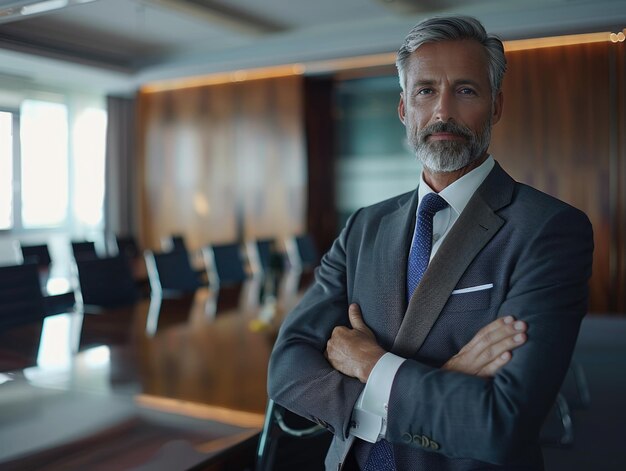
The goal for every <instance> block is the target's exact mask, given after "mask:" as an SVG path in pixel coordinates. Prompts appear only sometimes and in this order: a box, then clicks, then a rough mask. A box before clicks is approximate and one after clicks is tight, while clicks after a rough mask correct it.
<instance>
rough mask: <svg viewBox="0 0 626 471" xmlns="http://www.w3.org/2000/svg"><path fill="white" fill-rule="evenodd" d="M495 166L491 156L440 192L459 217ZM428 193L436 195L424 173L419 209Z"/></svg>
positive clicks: (418, 194)
mask: <svg viewBox="0 0 626 471" xmlns="http://www.w3.org/2000/svg"><path fill="white" fill-rule="evenodd" d="M494 165H495V161H494V160H493V157H492V156H491V155H489V156H488V157H487V158H486V159H485V161H484V162H483V163H482V164H480V165H479V166H478V167H476V168H475V169H474V170H472V171H471V172H469V173H466V174H465V175H463V176H462V177H461V178H459V179H458V180H456V181H455V182H453V183H451V184H450V185H448V186H447V187H445V188H444V189H443V190H441V191H440V192H439V196H441V197H442V198H443V199H444V200H446V202H447V203H448V204H449V205H450V207H451V208H452V210H453V211H455V212H456V213H457V215H459V214H461V213H462V212H463V210H464V209H465V206H467V203H468V202H469V200H470V198H471V197H472V195H473V194H474V192H475V191H476V190H477V189H478V187H479V186H480V185H481V183H482V182H483V181H484V180H485V178H487V175H489V172H491V170H492V169H493V167H494ZM428 193H434V190H433V189H432V188H431V187H430V186H428V184H427V183H426V182H425V181H424V172H422V175H421V177H420V185H419V188H418V193H417V197H418V199H419V201H418V207H419V203H421V201H422V198H423V197H424V196H425V195H427V194H428Z"/></svg>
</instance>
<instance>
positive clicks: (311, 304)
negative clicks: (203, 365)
mask: <svg viewBox="0 0 626 471" xmlns="http://www.w3.org/2000/svg"><path fill="white" fill-rule="evenodd" d="M397 66H398V72H399V76H400V83H401V86H402V93H401V97H400V103H399V107H398V111H399V116H400V119H401V121H402V122H403V123H404V125H405V126H406V130H407V137H408V140H409V142H410V143H411V145H412V146H413V148H414V150H415V153H416V155H417V157H418V159H419V160H420V161H421V163H422V166H423V171H422V177H421V180H420V182H419V185H418V188H417V190H416V191H413V192H411V193H408V194H405V195H401V196H398V197H395V198H392V199H390V200H387V201H384V202H382V203H379V204H376V205H374V206H371V207H368V208H365V209H361V210H359V211H357V212H356V213H355V214H354V215H353V216H352V217H351V218H350V220H349V221H348V223H347V225H346V227H345V228H344V230H343V231H342V232H341V234H340V236H339V237H338V239H337V240H336V241H335V243H334V244H333V247H332V248H331V250H330V251H329V252H328V253H327V254H326V255H325V256H324V258H323V260H322V263H321V266H320V268H319V269H318V271H317V273H316V280H315V283H314V285H313V286H312V287H311V288H310V289H309V290H308V292H307V293H306V294H305V296H304V297H303V299H302V301H301V303H300V304H299V306H298V307H296V309H295V310H294V311H293V312H291V313H290V315H289V316H288V317H287V318H286V319H285V321H284V323H283V325H282V327H281V331H280V334H279V337H278V339H277V342H276V345H275V348H274V352H273V354H272V357H271V361H270V371H269V386H268V388H269V394H270V396H271V397H272V398H273V399H274V400H275V401H276V402H277V403H279V404H282V405H284V406H285V407H287V408H289V409H290V410H293V411H294V412H296V413H298V414H300V415H302V416H304V417H307V418H309V419H311V420H313V421H315V422H317V423H319V424H322V425H324V426H325V427H326V428H328V430H330V431H332V432H333V433H334V435H335V436H334V439H333V442H332V444H331V446H330V449H329V451H328V455H327V457H326V469H329V470H330V469H332V470H337V469H342V467H343V466H344V465H345V468H346V469H348V468H350V469H364V470H367V471H369V470H377V471H380V470H393V469H397V470H398V471H404V470H417V469H420V470H428V471H432V470H477V469H480V470H483V469H507V470H511V469H515V470H517V469H520V470H521V469H524V470H530V469H532V470H535V469H543V461H542V457H541V450H540V447H539V444H538V436H539V431H540V428H541V426H542V423H543V421H544V419H545V417H546V415H547V413H548V412H549V409H550V407H551V406H552V404H553V402H554V399H555V396H556V394H557V393H558V390H559V388H560V385H561V382H562V380H563V377H564V375H565V372H566V370H567V367H568V365H569V362H570V358H571V354H572V350H573V347H574V344H575V341H576V336H577V334H578V329H579V326H580V321H581V319H582V317H583V315H584V314H585V311H586V306H587V282H588V279H589V276H590V271H591V259H592V251H593V240H592V232H591V225H590V224H589V221H588V219H587V217H586V216H585V215H584V214H583V213H581V212H580V211H578V210H576V209H574V208H572V207H570V206H568V205H566V204H565V203H563V202H560V201H558V200H556V199H554V198H551V197H549V196H547V195H545V194H543V193H540V192H539V191H537V190H534V189H532V188H530V187H528V186H525V185H523V184H520V183H517V182H515V181H514V180H513V179H512V178H511V177H510V176H509V175H508V174H506V173H505V172H504V170H502V168H501V167H500V166H499V165H498V164H497V163H496V162H495V160H494V159H493V158H492V157H491V156H490V155H489V154H488V152H487V149H488V146H489V141H490V132H491V126H492V125H493V124H496V123H497V122H498V120H499V119H500V116H501V113H502V106H503V98H502V91H501V82H502V77H503V75H504V71H505V68H506V60H505V57H504V51H503V47H502V43H501V42H500V41H499V40H498V39H496V38H493V37H491V36H488V35H487V34H486V33H485V30H484V28H483V27H482V25H481V24H480V23H479V22H478V21H477V20H475V19H472V18H466V17H450V18H434V19H430V20H425V21H423V22H421V23H420V24H418V25H417V26H416V27H415V28H413V30H412V31H411V32H410V33H409V35H408V36H407V38H406V40H405V43H404V45H403V46H402V47H401V49H400V51H399V53H398V59H397ZM513 316H515V318H514V317H513Z"/></svg>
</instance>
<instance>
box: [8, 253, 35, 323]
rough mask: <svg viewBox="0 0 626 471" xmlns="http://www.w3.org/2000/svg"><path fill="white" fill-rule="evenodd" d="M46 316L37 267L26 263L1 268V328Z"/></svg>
mask: <svg viewBox="0 0 626 471" xmlns="http://www.w3.org/2000/svg"><path fill="white" fill-rule="evenodd" d="M44 316H45V306H44V299H43V294H42V292H41V287H40V285H39V272H38V269H37V265H36V264H34V263H26V264H23V265H13V266H4V267H0V328H4V327H7V326H12V325H17V324H21V323H24V322H28V321H29V320H33V319H38V318H43V317H44Z"/></svg>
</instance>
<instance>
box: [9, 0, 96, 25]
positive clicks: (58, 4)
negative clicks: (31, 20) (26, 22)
mask: <svg viewBox="0 0 626 471" xmlns="http://www.w3.org/2000/svg"><path fill="white" fill-rule="evenodd" d="M94 1H95V0H13V1H9V2H4V5H2V6H1V7H0V23H8V22H10V21H16V20H19V19H22V18H24V17H25V16H34V15H41V14H42V13H47V12H50V11H54V10H59V9H61V8H66V7H69V6H72V5H79V4H82V3H90V2H94Z"/></svg>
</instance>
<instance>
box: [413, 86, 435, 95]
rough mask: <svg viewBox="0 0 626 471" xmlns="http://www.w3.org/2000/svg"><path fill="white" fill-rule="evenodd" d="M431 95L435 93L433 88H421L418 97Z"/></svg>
mask: <svg viewBox="0 0 626 471" xmlns="http://www.w3.org/2000/svg"><path fill="white" fill-rule="evenodd" d="M431 93H433V89H432V88H426V87H425V88H420V89H419V90H418V91H417V93H416V95H430V94H431Z"/></svg>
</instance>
